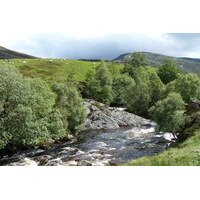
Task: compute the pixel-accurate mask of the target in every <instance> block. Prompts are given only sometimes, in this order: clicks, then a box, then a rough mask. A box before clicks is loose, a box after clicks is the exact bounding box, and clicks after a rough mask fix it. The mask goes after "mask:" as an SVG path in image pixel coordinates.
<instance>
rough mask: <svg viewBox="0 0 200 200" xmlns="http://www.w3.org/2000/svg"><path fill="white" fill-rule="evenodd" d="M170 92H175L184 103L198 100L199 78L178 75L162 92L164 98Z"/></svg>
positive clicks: (189, 75) (195, 75) (193, 75)
mask: <svg viewBox="0 0 200 200" xmlns="http://www.w3.org/2000/svg"><path fill="white" fill-rule="evenodd" d="M170 92H177V93H179V94H180V95H181V97H182V99H183V100H184V101H185V102H186V103H190V102H191V100H193V99H200V77H199V76H198V75H197V74H192V73H190V74H179V75H178V78H177V79H176V80H174V81H172V82H170V83H168V84H167V86H166V88H165V90H163V92H162V98H165V97H166V96H167V95H168V94H169V93H170Z"/></svg>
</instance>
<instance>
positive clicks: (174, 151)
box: [125, 131, 200, 166]
mask: <svg viewBox="0 0 200 200" xmlns="http://www.w3.org/2000/svg"><path fill="white" fill-rule="evenodd" d="M125 165H128V166H200V131H197V132H196V134H195V136H192V137H190V138H188V139H187V140H186V141H185V142H183V143H181V144H179V145H178V146H177V147H176V148H170V149H168V150H166V151H164V152H163V153H161V154H159V155H156V156H152V157H144V158H141V159H137V160H132V161H130V162H128V163H126V164H125Z"/></svg>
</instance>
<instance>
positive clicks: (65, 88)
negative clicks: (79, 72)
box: [52, 82, 86, 132]
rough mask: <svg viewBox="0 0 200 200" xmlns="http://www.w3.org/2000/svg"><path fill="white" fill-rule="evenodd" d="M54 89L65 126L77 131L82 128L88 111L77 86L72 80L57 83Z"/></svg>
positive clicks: (57, 105)
mask: <svg viewBox="0 0 200 200" xmlns="http://www.w3.org/2000/svg"><path fill="white" fill-rule="evenodd" d="M52 88H53V91H54V92H55V93H56V94H57V98H56V107H57V108H59V109H60V112H61V113H62V120H63V124H64V126H65V127H66V128H67V127H68V129H69V130H70V131H71V132H77V131H80V130H81V129H82V124H83V122H84V121H85V118H86V113H85V109H84V106H83V99H82V98H81V96H80V94H79V92H78V91H77V89H76V87H75V86H74V85H73V83H71V82H67V83H66V84H61V83H55V84H54V85H53V86H52Z"/></svg>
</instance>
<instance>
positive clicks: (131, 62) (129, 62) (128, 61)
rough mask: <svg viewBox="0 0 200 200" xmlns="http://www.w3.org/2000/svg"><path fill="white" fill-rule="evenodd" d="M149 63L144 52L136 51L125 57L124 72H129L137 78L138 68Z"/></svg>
mask: <svg viewBox="0 0 200 200" xmlns="http://www.w3.org/2000/svg"><path fill="white" fill-rule="evenodd" d="M148 65H149V61H148V59H147V57H146V55H145V54H144V53H141V52H134V53H132V54H131V55H128V56H126V57H125V58H124V69H123V70H122V73H128V74H129V75H130V76H131V77H132V78H135V77H136V75H137V69H138V68H139V67H145V66H148Z"/></svg>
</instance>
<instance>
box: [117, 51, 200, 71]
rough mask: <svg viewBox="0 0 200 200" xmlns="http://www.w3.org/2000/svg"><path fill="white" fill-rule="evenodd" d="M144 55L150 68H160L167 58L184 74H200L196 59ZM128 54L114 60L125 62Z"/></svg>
mask: <svg viewBox="0 0 200 200" xmlns="http://www.w3.org/2000/svg"><path fill="white" fill-rule="evenodd" d="M143 53H144V54H146V56H147V58H148V60H149V62H150V66H152V67H159V66H161V65H163V63H164V60H165V59H166V58H171V59H172V60H173V61H174V62H175V63H176V65H177V66H178V67H179V68H180V69H181V70H182V71H183V72H184V73H191V72H193V73H197V74H200V63H199V59H194V58H176V57H172V56H166V55H162V54H156V53H149V52H143ZM128 54H129V53H127V54H122V55H120V56H118V57H117V58H115V59H114V60H115V61H117V62H123V59H124V57H125V56H126V55H128Z"/></svg>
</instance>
